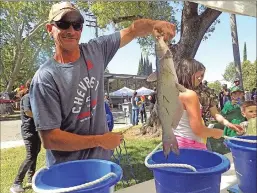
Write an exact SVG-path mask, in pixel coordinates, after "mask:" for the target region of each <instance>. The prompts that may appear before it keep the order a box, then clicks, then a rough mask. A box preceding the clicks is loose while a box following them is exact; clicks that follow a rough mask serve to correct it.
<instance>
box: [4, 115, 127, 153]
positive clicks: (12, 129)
mask: <svg viewBox="0 0 257 193" xmlns="http://www.w3.org/2000/svg"><path fill="white" fill-rule="evenodd" d="M124 127H125V128H127V127H130V125H126V124H115V125H114V130H115V129H119V128H124ZM0 131H1V149H6V148H12V147H19V146H22V145H24V143H23V140H22V137H21V120H15V121H1V122H0Z"/></svg>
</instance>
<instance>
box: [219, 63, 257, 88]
mask: <svg viewBox="0 0 257 193" xmlns="http://www.w3.org/2000/svg"><path fill="white" fill-rule="evenodd" d="M242 73H243V84H244V89H245V90H251V89H252V88H254V87H256V79H257V77H256V74H257V70H256V61H255V62H253V63H251V62H250V61H249V60H246V61H245V62H243V63H242ZM223 77H224V79H225V80H226V81H228V82H231V83H233V81H234V79H235V77H236V68H235V65H234V63H233V62H231V63H230V64H229V65H228V66H227V67H226V69H225V73H224V74H223Z"/></svg>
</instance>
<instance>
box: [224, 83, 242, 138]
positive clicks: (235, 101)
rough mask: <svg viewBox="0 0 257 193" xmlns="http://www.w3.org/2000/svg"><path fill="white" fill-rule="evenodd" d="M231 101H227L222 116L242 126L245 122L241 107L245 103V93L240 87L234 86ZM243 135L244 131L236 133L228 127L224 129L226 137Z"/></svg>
mask: <svg viewBox="0 0 257 193" xmlns="http://www.w3.org/2000/svg"><path fill="white" fill-rule="evenodd" d="M230 92H231V101H227V102H226V103H225V105H224V107H223V109H222V111H221V114H222V115H223V116H225V117H226V118H227V120H228V121H230V122H231V123H233V124H240V123H242V122H243V121H245V118H244V117H243V115H242V113H241V109H240V106H241V104H242V103H243V98H244V91H243V89H242V88H241V87H239V86H234V87H232V88H231V90H230ZM240 134H242V131H240V132H238V131H235V130H233V129H231V128H229V127H227V126H225V128H224V135H225V136H230V137H234V136H237V135H240Z"/></svg>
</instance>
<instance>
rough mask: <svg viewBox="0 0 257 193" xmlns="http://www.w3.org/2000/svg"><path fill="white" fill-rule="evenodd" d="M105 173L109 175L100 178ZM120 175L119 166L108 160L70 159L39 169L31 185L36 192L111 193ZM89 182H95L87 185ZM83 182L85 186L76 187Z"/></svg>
mask: <svg viewBox="0 0 257 193" xmlns="http://www.w3.org/2000/svg"><path fill="white" fill-rule="evenodd" d="M106 175H109V177H108V176H107V177H106V178H105V179H101V178H103V177H104V176H106ZM121 177H122V169H121V167H120V166H119V165H117V164H115V163H113V162H110V161H105V160H95V159H89V160H80V161H71V162H66V163H62V164H56V165H54V166H51V167H50V168H49V169H43V170H41V171H39V172H38V173H37V174H36V175H35V176H34V177H33V184H32V187H33V190H34V191H35V192H37V193H40V192H44V193H47V192H49V193H54V192H56V193H57V192H72V193H111V192H113V191H114V185H115V184H116V183H117V182H118V181H119V180H120V179H121ZM100 179H101V180H100ZM91 182H95V183H94V184H92V185H90V186H87V185H88V183H91ZM85 183H86V184H87V185H86V186H87V187H84V188H83V187H80V188H78V186H80V185H83V184H85ZM74 187H76V190H75V189H74ZM64 190H65V191H64Z"/></svg>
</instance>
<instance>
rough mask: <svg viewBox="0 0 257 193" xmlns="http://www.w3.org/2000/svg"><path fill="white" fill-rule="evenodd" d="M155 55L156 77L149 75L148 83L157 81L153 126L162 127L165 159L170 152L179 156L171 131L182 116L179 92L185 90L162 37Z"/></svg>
mask: <svg viewBox="0 0 257 193" xmlns="http://www.w3.org/2000/svg"><path fill="white" fill-rule="evenodd" d="M156 55H157V58H158V60H159V62H158V64H157V65H158V66H157V67H156V68H157V70H156V72H157V73H156V74H157V76H156V74H155V75H154V74H151V75H150V76H149V77H148V81H155V80H157V103H156V104H155V107H154V111H156V110H157V115H158V117H157V118H156V120H155V124H154V126H155V127H162V142H163V152H164V155H165V157H166V159H167V158H168V155H169V153H170V151H172V152H174V153H175V154H177V155H178V154H179V149H178V143H177V140H176V137H175V135H174V133H173V129H176V128H177V126H178V123H179V121H180V119H181V117H182V114H183V107H182V104H181V102H180V100H179V92H185V91H186V88H185V87H184V86H182V85H180V84H179V83H178V77H177V74H176V70H175V67H174V62H173V58H172V53H171V51H170V50H169V48H168V46H167V44H166V43H165V42H164V40H163V38H162V37H161V38H158V39H157V42H156ZM156 78H157V79H156Z"/></svg>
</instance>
